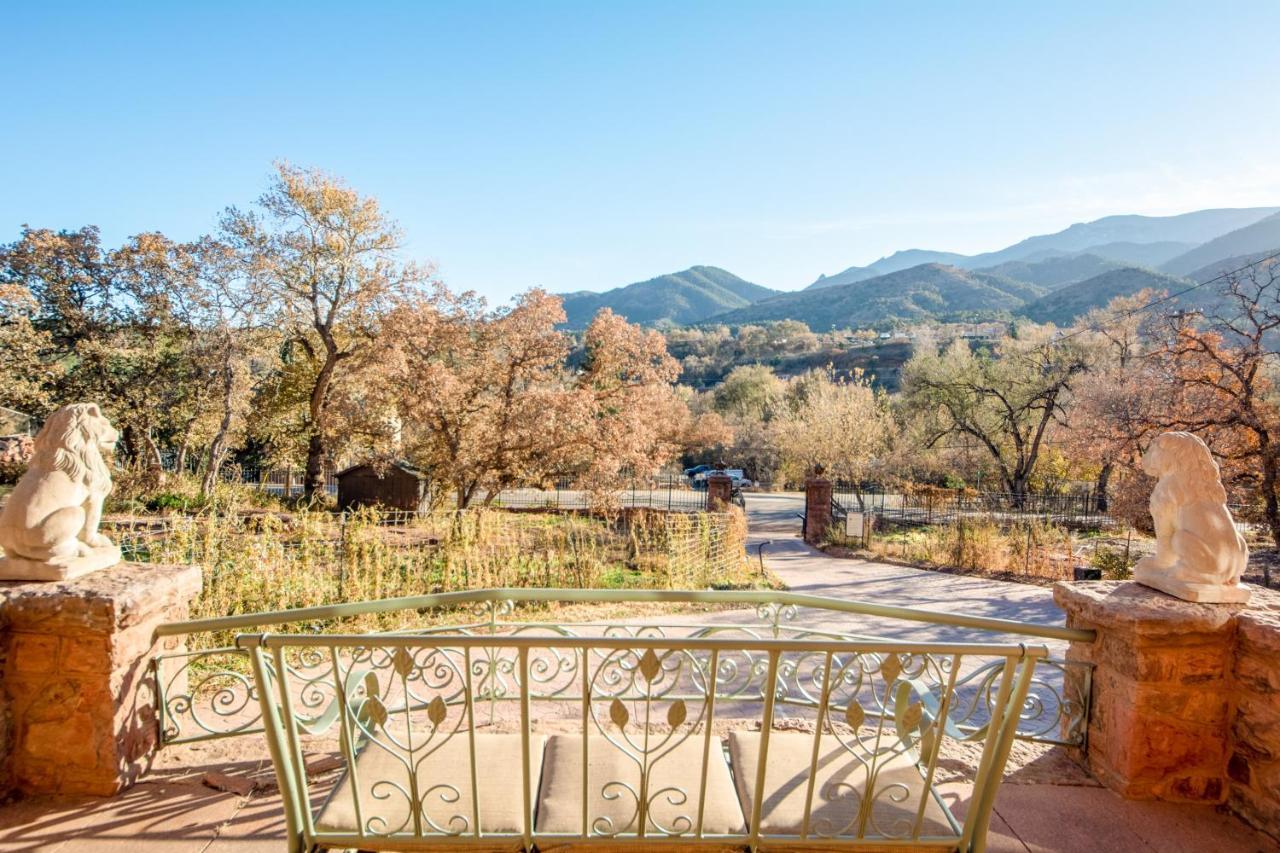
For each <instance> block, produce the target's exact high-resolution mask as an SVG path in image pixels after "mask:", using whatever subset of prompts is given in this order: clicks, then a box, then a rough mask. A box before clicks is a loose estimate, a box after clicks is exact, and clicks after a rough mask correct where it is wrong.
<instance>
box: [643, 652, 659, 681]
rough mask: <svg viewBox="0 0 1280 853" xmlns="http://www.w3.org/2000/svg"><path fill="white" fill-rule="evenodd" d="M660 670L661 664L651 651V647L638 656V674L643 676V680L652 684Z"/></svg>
mask: <svg viewBox="0 0 1280 853" xmlns="http://www.w3.org/2000/svg"><path fill="white" fill-rule="evenodd" d="M661 671H662V664H660V663H659V662H658V656H657V655H655V654H654V653H653V649H649V650H648V651H646V652H645V653H644V656H643V657H641V658H640V674H641V675H643V676H644V678H645V681H648V682H649V683H651V684H652V683H653V680H654V679H655V678H657V677H658V673H659V672H661Z"/></svg>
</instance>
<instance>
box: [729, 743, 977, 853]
mask: <svg viewBox="0 0 1280 853" xmlns="http://www.w3.org/2000/svg"><path fill="white" fill-rule="evenodd" d="M819 749H820V752H819V755H818V772H817V774H816V778H815V780H814V787H813V803H812V805H811V807H810V813H809V835H810V837H811V838H812V837H815V836H839V837H842V838H850V837H856V836H857V834H858V831H857V823H856V821H857V818H858V808H859V802H860V800H861V799H862V796H863V794H864V792H865V790H866V785H867V780H866V776H867V770H866V767H865V765H863V764H862V763H861V762H860V761H858V759H856V758H855V757H854V756H852V755H850V754H849V752H848V751H846V750H845V748H844V747H843V746H841V745H840V744H839V743H838V742H837V741H836V739H835V738H834V737H833V736H831V735H830V734H824V735H823V736H822V741H821V744H820V746H819ZM729 757H730V760H731V761H732V762H733V771H734V778H735V780H736V782H737V786H738V796H739V797H741V799H742V811H743V813H744V814H746V815H747V818H748V819H750V816H751V812H752V808H753V803H754V795H755V785H756V769H757V768H758V767H759V766H760V733H759V732H732V733H731V734H730V735H729ZM812 757H813V735H811V734H806V733H802V732H773V733H771V734H770V736H769V753H768V758H767V759H766V763H767V765H768V766H767V767H766V768H765V775H764V796H763V798H762V802H763V804H762V806H761V809H760V832H761V834H762V835H800V833H801V829H802V828H803V826H804V802H805V796H806V793H807V791H808V784H809V767H810V762H811V760H812ZM879 761H881V762H884V763H883V764H878V765H877V775H876V782H875V791H876V796H875V798H874V801H873V806H872V809H871V814H870V816H869V818H868V820H867V824H866V827H865V829H864V830H863V836H864V837H866V838H904V837H905V838H910V837H911V835H912V832H913V828H914V825H915V820H916V813H917V809H918V808H919V805H920V801H921V798H922V797H923V799H924V801H925V809H924V818H923V822H922V824H921V828H920V837H922V838H923V837H929V836H933V837H938V836H948V837H954V836H955V835H956V832H955V830H953V829H952V827H951V824H950V822H949V821H948V820H947V816H946V813H945V812H944V811H943V808H942V806H941V805H940V804H939V803H938V801H937V799H935V798H934V797H933V795H932V794H930V793H928V792H926V791H925V790H924V788H925V784H924V777H923V776H922V775H921V773H920V771H919V770H918V769H917V767H916V763H915V762H914V761H913V760H911V759H910V758H909V757H907V756H905V755H899V756H895V757H892V758H888V757H886V756H882V757H881V758H880V759H879ZM850 788H852V790H850ZM904 793H905V794H906V796H905V798H904V797H903V794H904ZM895 801H896V802H895ZM851 825H852V826H851Z"/></svg>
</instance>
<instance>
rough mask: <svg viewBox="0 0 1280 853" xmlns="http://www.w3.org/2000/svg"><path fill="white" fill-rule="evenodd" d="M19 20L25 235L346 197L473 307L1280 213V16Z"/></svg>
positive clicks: (181, 14)
mask: <svg viewBox="0 0 1280 853" xmlns="http://www.w3.org/2000/svg"><path fill="white" fill-rule="evenodd" d="M267 5H268V4H258V3H244V4H240V3H234V2H224V3H218V4H212V3H208V4H195V3H184V4H177V3H169V4H163V5H162V4H154V5H147V4H132V5H130V4H114V3H113V4H107V3H72V2H68V3H61V4H36V3H24V4H18V3H10V4H8V5H7V7H6V8H5V9H4V10H3V17H2V18H0V20H3V22H4V24H3V26H4V28H5V29H6V30H7V31H8V34H9V37H8V38H6V40H5V42H6V44H5V48H4V50H3V51H0V83H2V84H3V87H4V92H5V101H6V107H7V109H6V110H5V116H4V119H3V121H2V122H0V241H4V242H7V241H10V240H12V239H15V238H16V236H17V233H18V229H19V228H20V226H21V225H22V223H24V222H25V223H30V224H31V225H33V226H45V227H58V228H61V227H67V228H71V227H78V226H80V225H83V224H87V223H93V224H97V225H99V226H101V228H102V229H103V233H104V237H105V238H106V240H107V241H109V242H112V243H116V242H119V241H120V240H122V239H124V238H125V237H126V236H128V235H130V234H133V233H137V232H139V231H144V230H160V231H163V232H165V233H167V234H169V235H171V236H173V237H176V238H182V239H185V238H190V237H194V236H196V235H198V234H200V233H203V232H205V231H208V230H210V229H212V228H213V227H214V224H215V222H216V219H217V215H218V212H219V211H220V210H221V209H222V208H224V207H225V206H227V205H230V204H240V205H243V204H246V203H248V202H251V201H252V200H253V199H254V198H255V197H256V196H257V195H258V194H260V193H261V191H262V189H263V188H264V187H265V185H266V182H267V178H268V175H269V172H270V168H271V162H272V161H273V160H275V159H277V158H286V159H289V160H291V161H293V162H295V163H298V164H301V165H308V166H319V167H321V168H324V169H326V170H328V171H331V172H334V173H337V174H340V175H342V176H344V177H345V178H347V179H348V180H349V181H350V182H351V183H352V184H354V185H355V186H356V187H358V188H359V189H361V190H362V191H365V192H368V193H371V194H373V195H376V196H377V197H378V198H379V199H380V200H381V201H382V203H383V205H384V206H385V207H386V208H387V210H388V211H389V212H390V213H391V214H392V215H393V216H394V217H395V218H396V219H398V220H399V222H400V224H401V226H402V227H403V229H404V231H405V233H406V236H407V246H406V251H407V253H409V254H411V255H412V256H413V257H415V258H418V259H431V260H434V261H436V262H437V264H438V265H439V270H440V274H441V276H442V277H443V278H444V279H445V280H446V281H448V282H449V283H450V284H451V285H453V286H454V287H456V288H460V289H475V290H478V291H480V292H481V293H484V294H486V295H487V296H490V297H492V298H494V299H495V300H502V299H505V298H507V297H508V296H510V295H511V294H513V293H516V292H518V291H520V290H523V289H525V288H527V287H530V286H534V285H537V286H542V287H546V288H549V289H551V290H556V291H560V290H575V289H592V290H602V289H606V288H609V287H613V286H617V285H620V284H625V283H628V282H631V281H635V280H639V279H643V278H648V277H650V276H653V275H657V274H660V273H663V272H669V271H674V270H678V269H683V268H684V267H687V266H690V265H692V264H699V263H701V264H714V265H717V266H722V267H725V268H726V269H729V270H731V271H733V272H735V273H737V274H738V275H741V276H743V277H745V278H748V279H750V280H752V281H756V282H758V283H760V284H765V285H769V286H773V287H780V288H796V287H801V286H803V285H805V284H808V283H809V282H810V281H812V280H813V279H814V278H816V277H817V275H818V274H819V273H833V272H837V271H839V270H840V269H843V268H844V267H847V266H849V265H852V264H862V263H866V262H869V261H872V260H874V259H875V258H877V257H879V256H881V255H884V254H888V253H890V252H892V251H894V250H895V249H904V248H911V247H926V248H935V249H947V250H952V251H962V252H974V251H983V250H989V249H995V248H999V247H1001V246H1004V245H1007V244H1009V243H1011V242H1014V241H1016V240H1018V239H1020V238H1022V237H1025V236H1028V235H1030V234H1034V233H1044V232H1049V231H1055V230H1058V229H1060V228H1063V227H1065V226H1066V225H1069V224H1070V223H1072V222H1076V221H1081V220H1086V219H1092V218H1096V217H1098V216H1103V215H1106V214H1110V213H1149V214H1168V213H1178V212H1183V211H1186V210H1192V209H1196V208H1202V207H1228V206H1252V205H1267V204H1280V147H1277V139H1280V109H1277V107H1278V106H1280V51H1277V50H1275V45H1274V42H1275V33H1276V32H1280V3H1277V2H1275V0H1262V2H1257V3H1248V2H1234V3H1224V4H1210V3H1203V2H1197V3H1175V2H1166V3H1144V2H1125V3H1123V4H1119V3H1085V2H1063V3H1034V4H1033V3H1007V4H1000V3H961V2H953V3H928V2H913V3H896V2H895V3H890V2H885V3H875V4H873V3H855V2H844V3H812V4H801V3H785V4H784V3H732V4H730V3H724V4H720V3H696V2H688V0H686V2H678V3H644V4H639V3H636V4H626V5H624V4H622V3H614V2H591V3H553V2H548V3H542V2H535V3H527V2H520V3H506V4H504V3H474V2H473V3H457V4H445V3H434V4H428V3H403V4H372V3H371V4H353V3H347V4H324V3H320V2H312V3H305V4H304V3H299V4H295V5H287V4H270V8H266V7H267Z"/></svg>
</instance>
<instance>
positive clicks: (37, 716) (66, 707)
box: [0, 563, 201, 796]
mask: <svg viewBox="0 0 1280 853" xmlns="http://www.w3.org/2000/svg"><path fill="white" fill-rule="evenodd" d="M200 581H201V579H200V570H199V569H198V568H197V567H194V566H183V567H176V566H157V565H139V564H128V563H125V564H121V565H118V566H115V567H112V568H110V569H104V570H103V571H100V572H95V573H93V574H89V575H85V576H84V577H83V578H80V579H78V580H75V581H69V582H66V583H30V584H17V583H0V633H2V634H3V636H2V637H0V640H3V642H0V648H3V649H4V650H5V652H4V658H3V661H2V662H0V707H3V706H7V709H8V714H7V717H6V719H5V723H6V725H5V726H4V727H0V735H3V736H4V737H5V738H6V741H5V742H4V743H3V744H0V745H3V746H6V747H7V748H5V749H4V750H3V751H0V785H3V786H4V788H5V789H8V788H16V789H18V790H19V791H22V792H24V793H31V794H94V795H103V796H105V795H110V794H114V793H116V792H118V791H120V790H122V789H123V788H125V787H127V786H128V785H130V784H132V783H133V781H135V780H136V779H137V777H138V775H139V774H140V773H141V772H142V771H143V770H144V769H145V767H146V764H147V761H148V760H149V756H150V754H151V752H152V751H153V750H154V748H155V744H156V741H157V732H156V713H155V708H154V707H153V705H154V700H155V691H154V687H153V685H151V683H150V678H149V677H148V676H149V665H150V660H151V657H152V655H153V654H154V651H155V648H156V645H157V644H153V634H154V631H155V628H156V626H157V625H158V624H160V623H161V622H167V621H173V620H180V619H184V618H186V615H187V608H188V604H189V603H190V601H191V600H192V599H193V598H194V597H195V596H196V595H197V594H198V593H199V591H200ZM164 646H165V647H166V648H168V649H175V648H180V645H179V644H177V643H175V642H174V641H173V640H169V641H168V642H166V643H165V644H164Z"/></svg>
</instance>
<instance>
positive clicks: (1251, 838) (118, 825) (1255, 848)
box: [0, 762, 1280, 853]
mask: <svg viewBox="0 0 1280 853" xmlns="http://www.w3.org/2000/svg"><path fill="white" fill-rule="evenodd" d="M264 770H265V772H266V773H267V774H269V773H270V770H269V768H267V767H266V766H265V764H263V765H259V764H258V763H257V762H252V763H242V764H241V765H239V766H233V767H225V766H223V767H221V768H220V772H227V773H229V774H233V775H235V776H237V777H247V776H250V775H253V774H255V773H261V772H262V771H264ZM941 788H942V792H943V796H944V797H945V798H946V799H947V801H948V804H949V805H951V806H952V808H953V811H954V812H955V813H956V814H957V816H960V815H961V814H962V813H963V811H964V805H965V804H966V803H967V801H968V798H969V792H970V788H969V786H968V785H964V784H959V783H946V784H944V785H942V786H941ZM0 827H2V828H0V851H3V853H17V851H33V852H34V851H40V853H55V851H56V853H77V851H90V853H96V852H97V851H103V853H112V851H121V853H152V851H155V853H161V851H163V853H268V851H270V853H278V851H280V850H282V849H283V846H284V845H283V838H284V821H283V819H282V817H281V804H280V799H279V796H278V795H277V794H276V793H275V790H274V786H270V787H268V788H266V789H265V790H261V791H258V792H255V793H252V794H248V795H239V794H234V793H231V792H226V791H219V790H215V789H213V788H210V787H208V786H206V785H205V784H203V783H202V782H201V780H200V777H199V775H191V776H186V777H182V776H160V777H155V778H150V779H148V780H147V781H144V782H142V783H141V784H139V785H137V786H136V787H134V788H133V789H132V790H130V791H128V792H126V793H124V794H122V795H121V796H119V797H116V798H113V799H109V800H103V799H95V798H77V799H72V800H61V801H52V800H47V799H42V798H32V799H27V800H23V801H19V802H15V803H10V804H8V805H5V806H3V807H0ZM1278 849H1280V845H1277V844H1276V843H1275V842H1274V841H1272V840H1270V839H1268V838H1267V837H1266V836H1264V835H1262V834H1260V833H1258V832H1255V831H1253V830H1250V829H1249V828H1247V827H1245V826H1244V825H1243V824H1242V823H1240V822H1239V821H1238V820H1237V819H1236V818H1234V817H1232V816H1231V815H1229V814H1226V813H1223V812H1221V811H1218V810H1216V809H1214V808H1212V807H1210V806H1182V805H1174V804H1171V803H1155V802H1134V801H1127V800H1123V799H1121V798H1119V797H1118V796H1116V795H1115V794H1113V793H1111V792H1110V791H1107V790H1105V789H1102V788H1098V787H1092V786H1063V785H1045V784H1030V785H1023V784H1018V783H1017V780H1016V779H1010V780H1009V781H1007V782H1006V783H1005V784H1004V785H1002V786H1001V788H1000V793H999V796H998V797H997V799H996V805H995V815H994V816H993V818H992V825H991V831H990V833H989V835H988V850H990V851H992V853H1029V851H1069V852H1070V853H1077V852H1078V853H1086V851H1112V852H1113V853H1130V851H1132V853H1149V851H1206V852H1207V851H1214V853H1264V851H1275V850H1278Z"/></svg>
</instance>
